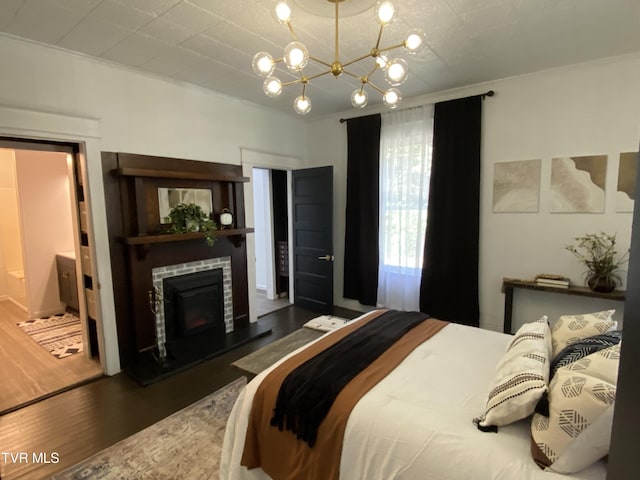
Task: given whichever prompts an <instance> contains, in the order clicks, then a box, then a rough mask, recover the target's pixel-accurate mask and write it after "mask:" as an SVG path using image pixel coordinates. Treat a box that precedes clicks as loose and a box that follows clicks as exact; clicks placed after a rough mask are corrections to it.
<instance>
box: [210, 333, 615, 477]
mask: <svg viewBox="0 0 640 480" xmlns="http://www.w3.org/2000/svg"><path fill="white" fill-rule="evenodd" d="M510 338H511V336H510V335H505V334H502V333H496V332H492V331H488V330H482V329H477V328H473V327H466V326H463V325H457V324H449V325H447V326H446V327H445V328H444V329H443V330H441V331H440V332H439V333H437V334H436V335H435V336H434V337H432V338H431V339H429V340H428V341H427V342H425V343H424V344H422V345H421V346H419V347H418V348H417V349H416V350H415V351H414V352H412V353H411V354H410V355H409V356H408V357H407V358H406V359H405V360H404V361H403V362H402V363H401V364H400V365H399V366H398V367H397V368H396V369H395V370H394V371H393V372H392V373H391V374H389V375H388V376H387V377H386V378H385V379H383V380H382V381H381V382H380V383H378V385H376V387H374V388H373V389H372V390H371V391H370V392H369V393H367V394H366V395H365V396H364V397H363V398H362V399H361V400H360V401H359V402H358V404H357V405H356V407H355V408H354V409H353V411H352V413H351V415H350V417H349V421H348V423H347V428H346V433H345V439H344V444H343V453H342V459H341V462H340V478H341V479H344V480H357V479H367V480H390V479H406V480H445V479H446V480H458V479H460V480H473V479H478V480H484V479H487V480H489V479H501V480H528V479H541V480H542V479H544V480H559V479H569V478H579V479H583V480H596V479H597V480H604V479H605V477H606V466H605V464H604V462H598V463H597V464H595V465H592V466H591V467H589V468H588V469H586V470H584V471H582V472H580V473H579V474H575V475H559V474H556V473H553V472H545V471H542V470H540V468H539V467H538V466H537V465H536V464H535V463H534V462H533V460H532V458H531V454H530V450H529V448H530V427H529V419H526V420H523V421H520V422H517V423H515V424H512V425H509V426H506V427H500V429H499V432H498V433H497V434H496V433H484V432H481V431H479V430H478V429H477V428H476V427H475V426H474V425H473V423H472V419H473V418H474V417H475V416H478V414H479V413H481V412H482V411H483V408H484V406H485V402H486V399H487V389H488V387H489V385H490V383H491V380H492V377H493V374H494V370H495V366H496V364H497V363H498V361H499V360H500V358H501V356H502V354H503V353H504V351H505V349H506V346H507V343H508V342H509V339H510ZM302 348H305V347H302ZM293 354H295V352H294V353H293ZM269 370H270V369H269ZM269 370H266V371H264V372H262V373H261V374H260V375H258V376H257V377H256V378H254V379H253V380H252V381H251V382H250V383H249V384H248V385H247V387H246V388H245V389H244V390H243V392H242V393H241V394H240V397H239V398H238V401H237V402H236V404H235V406H234V408H233V411H232V412H231V415H230V417H229V421H228V424H227V429H226V432H225V438H224V445H223V450H222V458H221V468H220V479H221V480H266V479H269V478H270V477H268V476H267V475H266V474H265V473H264V472H262V470H260V469H253V470H247V469H246V468H245V467H242V466H240V458H241V456H242V449H243V446H244V437H245V432H246V428H247V418H248V415H249V412H250V409H251V401H252V398H253V395H254V393H255V391H256V388H257V386H258V384H259V382H260V381H261V380H262V378H263V377H264V376H265V375H266V374H267V373H268V371H269ZM283 455H286V452H283Z"/></svg>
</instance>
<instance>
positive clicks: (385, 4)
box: [252, 0, 425, 115]
mask: <svg viewBox="0 0 640 480" xmlns="http://www.w3.org/2000/svg"><path fill="white" fill-rule="evenodd" d="M317 1H318V2H320V1H326V2H329V3H333V4H335V13H334V18H335V35H334V43H335V51H334V57H333V59H332V60H331V61H325V60H321V59H319V58H316V57H313V56H312V55H310V53H309V50H308V49H307V47H306V46H305V45H304V44H303V43H302V42H300V41H299V40H298V38H297V36H296V33H295V31H294V29H293V25H292V24H291V20H292V13H293V12H292V8H291V6H290V3H289V2H287V1H286V0H281V1H278V2H277V3H276V5H275V9H274V16H275V18H276V20H277V21H278V22H279V23H281V24H284V25H286V26H287V27H288V29H289V32H290V33H291V37H292V39H293V40H292V42H291V43H289V44H288V45H287V46H286V47H285V48H284V53H283V56H282V58H277V59H274V58H273V57H272V56H271V55H270V54H269V53H267V52H258V53H257V54H256V55H255V56H254V57H253V62H252V67H253V71H254V72H255V73H256V74H258V75H260V76H261V77H266V78H265V80H264V82H263V86H262V87H263V90H264V93H265V94H266V95H267V96H269V97H277V96H278V95H280V94H281V93H282V89H283V88H284V87H286V86H289V85H294V84H300V85H302V94H301V95H300V96H299V97H297V98H296V99H295V100H294V102H293V107H294V109H295V111H296V112H297V113H299V114H301V115H305V114H307V113H309V112H310V111H311V100H310V99H309V96H308V95H307V93H306V91H307V85H309V82H311V81H312V80H313V79H315V78H318V77H321V76H323V75H328V74H332V75H333V76H334V77H336V78H338V77H340V76H341V75H343V74H345V75H349V76H351V77H353V78H354V79H356V80H357V81H358V82H359V86H358V88H356V89H355V90H354V91H353V93H352V94H351V104H352V105H353V106H354V107H357V108H363V107H364V106H365V105H367V102H368V92H367V87H370V89H373V90H375V91H376V92H378V93H379V94H381V95H382V101H383V103H384V104H385V105H386V106H387V107H389V108H396V107H397V106H398V104H399V102H400V100H401V99H402V94H401V93H400V91H399V90H398V89H397V88H395V87H397V86H398V85H401V84H402V83H404V81H405V80H406V79H407V76H408V73H409V69H408V65H407V62H406V60H404V59H403V58H390V57H389V52H391V51H392V50H395V49H398V48H400V47H403V48H404V50H405V51H407V52H408V53H411V54H415V53H416V52H418V51H419V50H420V49H421V48H422V47H423V46H424V43H425V34H424V32H423V31H422V30H420V29H418V28H416V29H413V30H410V31H409V32H408V33H407V35H406V37H405V40H404V41H403V42H402V43H399V44H397V45H391V46H387V47H382V46H381V45H380V44H381V40H382V32H383V30H384V28H385V27H386V26H388V25H390V24H391V23H393V21H394V20H395V19H396V18H397V13H398V9H397V8H396V7H395V6H394V4H393V2H391V1H388V0H380V1H378V2H377V3H376V5H375V9H374V17H375V20H376V21H377V22H378V24H379V25H380V30H379V32H378V37H377V39H376V42H375V44H374V46H373V47H372V48H370V49H369V50H368V51H367V52H365V53H364V54H363V55H361V56H359V57H356V58H354V59H352V60H349V61H346V62H342V61H341V60H340V48H339V23H340V3H342V2H344V1H346V0H317ZM366 59H372V60H373V62H372V67H371V70H369V72H368V74H366V75H362V76H359V75H356V74H354V73H352V72H351V71H349V70H348V67H350V66H351V65H353V64H355V63H357V62H360V61H363V60H366ZM309 60H311V61H313V62H316V63H318V64H320V65H322V66H324V67H326V70H323V71H322V72H320V73H318V74H315V75H312V76H306V75H305V74H304V72H303V69H304V68H305V67H306V66H307V64H308V63H309ZM280 62H283V63H284V64H285V66H286V67H287V69H289V71H291V72H292V73H294V74H295V75H297V76H298V78H297V79H295V80H292V81H289V82H282V81H281V80H280V79H279V78H277V77H275V76H273V72H274V70H275V68H276V64H277V63H280ZM378 70H380V71H382V72H384V78H385V80H386V81H387V83H388V84H389V85H390V86H391V88H388V89H386V90H384V89H382V88H381V87H379V86H378V85H376V84H375V83H373V82H372V81H371V76H372V75H373V74H374V73H375V72H376V71H378Z"/></svg>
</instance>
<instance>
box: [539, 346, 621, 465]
mask: <svg viewBox="0 0 640 480" xmlns="http://www.w3.org/2000/svg"><path fill="white" fill-rule="evenodd" d="M620 346H621V343H618V344H617V345H614V346H612V347H608V348H605V349H602V350H600V351H598V352H595V353H592V354H591V355H587V356H586V357H583V358H581V359H580V360H577V361H575V362H572V363H570V364H568V365H566V366H564V367H561V368H558V370H557V372H556V374H555V376H554V377H553V380H551V383H550V384H549V393H548V400H549V411H548V413H547V414H546V415H543V414H541V413H535V414H534V415H533V418H532V420H531V452H532V455H533V459H534V460H535V462H536V463H537V464H538V465H539V466H540V467H541V468H544V469H547V470H552V471H554V472H558V473H575V472H579V471H580V470H582V469H584V468H586V467H588V466H589V465H591V464H592V463H593V462H596V461H597V460H599V459H600V458H602V457H604V456H606V455H607V454H608V452H609V443H610V440H611V426H612V423H613V411H614V407H615V398H616V385H617V375H618V365H619V360H620Z"/></svg>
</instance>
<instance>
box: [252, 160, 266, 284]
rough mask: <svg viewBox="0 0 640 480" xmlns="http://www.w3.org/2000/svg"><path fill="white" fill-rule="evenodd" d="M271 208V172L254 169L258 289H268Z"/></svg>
mask: <svg viewBox="0 0 640 480" xmlns="http://www.w3.org/2000/svg"><path fill="white" fill-rule="evenodd" d="M268 206H269V171H268V170H264V169H262V168H254V169H253V213H254V228H255V239H256V288H259V289H260V290H266V289H267V258H269V254H268V251H267V243H268V238H267V235H268V234H269V233H270V232H269V231H268V230H267V227H268V225H267V223H266V219H267V214H268V212H267V210H266V208H267V207H268Z"/></svg>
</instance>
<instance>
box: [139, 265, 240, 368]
mask: <svg viewBox="0 0 640 480" xmlns="http://www.w3.org/2000/svg"><path fill="white" fill-rule="evenodd" d="M216 268H222V276H223V281H224V324H225V331H226V332H227V333H231V332H233V288H232V286H231V257H218V258H208V259H206V260H197V261H195V262H187V263H178V264H175V265H166V266H163V267H155V268H153V269H152V270H151V275H152V277H153V287H154V289H155V290H156V292H157V294H159V298H164V292H163V280H164V279H165V278H171V277H178V276H180V275H187V274H189V273H195V272H202V271H205V270H214V269H216ZM162 304H163V302H159V308H158V309H157V311H156V336H157V341H158V351H159V352H160V355H161V356H164V355H166V351H165V346H164V344H165V341H166V335H165V319H164V308H163V307H162Z"/></svg>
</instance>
